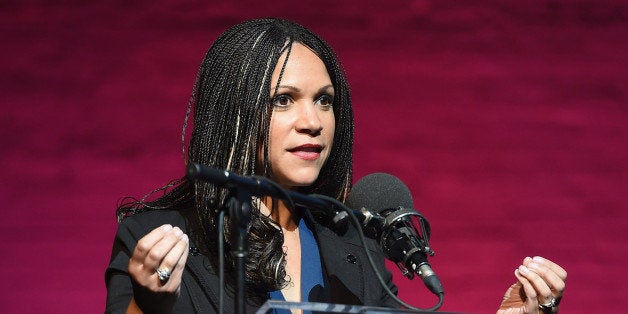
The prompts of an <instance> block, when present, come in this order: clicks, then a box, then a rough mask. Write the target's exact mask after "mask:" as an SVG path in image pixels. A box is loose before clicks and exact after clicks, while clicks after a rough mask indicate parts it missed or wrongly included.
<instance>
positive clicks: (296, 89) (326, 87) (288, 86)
mask: <svg viewBox="0 0 628 314" xmlns="http://www.w3.org/2000/svg"><path fill="white" fill-rule="evenodd" d="M273 89H274V90H279V89H289V90H291V91H294V92H296V93H300V92H301V89H300V88H298V87H296V86H292V85H279V86H277V87H274V88H273ZM330 89H331V91H332V92H333V90H334V86H333V85H331V84H329V85H325V86H323V87H321V88H319V89H318V92H319V93H320V92H330V91H329V90H330Z"/></svg>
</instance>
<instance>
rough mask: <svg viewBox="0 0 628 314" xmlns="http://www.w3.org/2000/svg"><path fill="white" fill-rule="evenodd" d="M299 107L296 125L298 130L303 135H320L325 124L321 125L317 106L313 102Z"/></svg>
mask: <svg viewBox="0 0 628 314" xmlns="http://www.w3.org/2000/svg"><path fill="white" fill-rule="evenodd" d="M298 107H299V110H297V115H298V116H297V119H296V123H295V128H296V130H297V131H298V132H301V133H308V134H312V135H317V134H319V133H320V132H321V130H322V129H323V124H322V123H321V119H320V117H319V113H318V111H317V109H316V106H315V105H314V104H313V103H311V102H307V103H303V104H301V105H300V106H298Z"/></svg>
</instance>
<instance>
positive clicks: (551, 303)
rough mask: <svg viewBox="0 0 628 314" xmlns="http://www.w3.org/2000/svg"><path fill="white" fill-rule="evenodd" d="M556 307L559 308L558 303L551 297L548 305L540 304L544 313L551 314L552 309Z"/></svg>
mask: <svg viewBox="0 0 628 314" xmlns="http://www.w3.org/2000/svg"><path fill="white" fill-rule="evenodd" d="M556 306H558V302H557V301H556V299H555V298H554V297H553V296H551V297H550V299H549V301H548V302H547V303H543V304H539V309H540V310H541V311H543V312H544V313H551V312H552V308H554V307H556Z"/></svg>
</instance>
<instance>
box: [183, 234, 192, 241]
mask: <svg viewBox="0 0 628 314" xmlns="http://www.w3.org/2000/svg"><path fill="white" fill-rule="evenodd" d="M181 240H183V241H185V242H190V239H189V238H188V235H187V234H185V233H184V234H183V236H181Z"/></svg>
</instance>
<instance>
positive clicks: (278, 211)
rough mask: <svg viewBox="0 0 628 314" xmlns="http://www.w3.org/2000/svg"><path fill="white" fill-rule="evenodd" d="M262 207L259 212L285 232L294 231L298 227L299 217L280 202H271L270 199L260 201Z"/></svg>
mask: <svg viewBox="0 0 628 314" xmlns="http://www.w3.org/2000/svg"><path fill="white" fill-rule="evenodd" d="M262 203H263V205H264V206H262V207H261V209H260V210H261V211H262V213H263V214H265V215H270V218H271V219H272V220H274V221H275V222H276V223H278V224H279V225H280V226H281V228H282V229H284V230H286V231H294V230H295V229H296V228H297V227H298V226H299V217H298V216H297V215H296V214H295V213H294V212H293V211H292V210H290V208H288V206H286V204H285V203H284V202H283V201H281V200H273V199H272V198H270V197H265V198H263V199H262Z"/></svg>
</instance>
